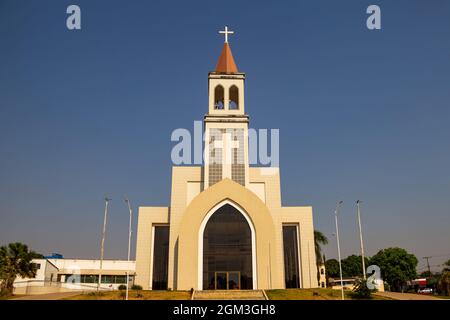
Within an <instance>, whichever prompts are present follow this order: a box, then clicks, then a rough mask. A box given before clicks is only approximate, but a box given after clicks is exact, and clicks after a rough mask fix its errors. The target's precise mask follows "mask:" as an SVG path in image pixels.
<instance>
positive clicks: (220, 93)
mask: <svg viewBox="0 0 450 320" xmlns="http://www.w3.org/2000/svg"><path fill="white" fill-rule="evenodd" d="M224 105H225V102H224V90H223V87H222V86H221V85H218V86H217V87H216V88H215V89H214V109H216V110H222V109H223V107H224Z"/></svg>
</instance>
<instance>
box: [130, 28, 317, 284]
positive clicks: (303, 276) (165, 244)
mask: <svg viewBox="0 0 450 320" xmlns="http://www.w3.org/2000/svg"><path fill="white" fill-rule="evenodd" d="M221 33H223V34H224V35H225V43H224V45H223V48H222V52H221V54H220V57H219V60H218V62H217V65H216V68H215V70H214V71H212V72H210V73H209V74H208V88H209V90H208V92H209V97H208V110H207V114H206V115H205V116H204V120H203V131H204V136H205V146H204V155H205V156H204V164H203V165H199V166H174V167H173V168H172V190H171V199H170V204H169V205H168V206H167V207H140V208H139V221H138V230H137V245H136V278H135V283H136V284H139V285H141V286H142V287H143V289H147V290H148V289H150V290H165V289H173V290H190V289H195V290H231V289H253V290H255V289H284V288H315V287H318V281H317V267H316V256H315V250H314V227H313V215H312V207H310V206H296V207H284V206H282V202H281V191H280V172H279V168H278V167H262V166H261V167H257V166H250V165H249V139H248V134H249V133H248V125H249V116H248V115H247V114H246V113H245V96H244V90H245V73H243V72H240V71H238V68H237V65H236V63H235V61H234V58H233V54H232V52H231V48H230V45H229V43H228V35H229V34H232V33H233V32H232V31H228V28H227V27H226V28H225V31H221ZM280 108H282V106H280Z"/></svg>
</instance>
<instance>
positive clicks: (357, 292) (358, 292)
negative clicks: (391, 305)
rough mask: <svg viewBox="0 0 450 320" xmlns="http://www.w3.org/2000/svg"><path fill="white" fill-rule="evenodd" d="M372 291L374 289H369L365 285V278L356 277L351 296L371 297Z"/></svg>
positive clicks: (358, 297)
mask: <svg viewBox="0 0 450 320" xmlns="http://www.w3.org/2000/svg"><path fill="white" fill-rule="evenodd" d="M372 292H374V290H370V289H369V288H368V287H367V283H366V280H364V279H361V278H357V279H356V280H355V287H354V288H353V296H354V297H355V298H357V299H370V298H371V297H372Z"/></svg>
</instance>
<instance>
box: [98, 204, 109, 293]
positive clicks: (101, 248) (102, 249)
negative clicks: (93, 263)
mask: <svg viewBox="0 0 450 320" xmlns="http://www.w3.org/2000/svg"><path fill="white" fill-rule="evenodd" d="M109 201H111V199H109V198H108V197H105V215H104V217H103V232H102V242H101V245H100V270H99V273H98V285H97V291H100V286H101V283H102V268H103V253H104V249H105V235H106V220H107V217H108V204H109Z"/></svg>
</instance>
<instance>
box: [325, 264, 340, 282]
mask: <svg viewBox="0 0 450 320" xmlns="http://www.w3.org/2000/svg"><path fill="white" fill-rule="evenodd" d="M325 271H326V274H327V277H330V278H337V277H339V262H338V261H337V260H336V259H328V260H327V261H326V262H325Z"/></svg>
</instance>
